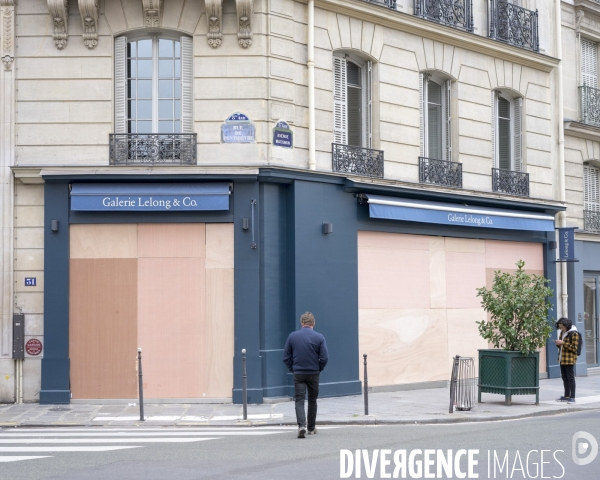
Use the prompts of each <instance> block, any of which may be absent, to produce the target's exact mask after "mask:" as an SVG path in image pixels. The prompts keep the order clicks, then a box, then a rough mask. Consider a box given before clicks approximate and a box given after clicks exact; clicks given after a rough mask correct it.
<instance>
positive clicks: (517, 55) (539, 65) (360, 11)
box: [315, 0, 560, 72]
mask: <svg viewBox="0 0 600 480" xmlns="http://www.w3.org/2000/svg"><path fill="white" fill-rule="evenodd" d="M315 7H318V8H322V9H324V10H329V11H331V12H336V13H341V14H344V15H348V16H351V17H354V18H360V19H363V20H367V21H370V22H372V23H374V24H376V25H381V26H384V27H389V28H392V29H395V30H401V31H403V32H407V33H412V34H414V35H418V36H421V37H425V38H429V39H431V40H435V41H438V42H443V43H446V44H448V45H453V46H455V47H459V48H464V49H465V50H471V51H473V52H478V53H482V54H484V55H490V56H492V57H495V58H499V59H502V60H506V61H509V62H514V63H517V64H519V65H523V66H527V67H531V68H534V69H536V70H541V71H544V72H551V71H552V70H553V69H554V68H555V67H556V66H557V65H558V64H559V63H560V60H559V59H557V58H554V57H550V56H548V55H544V54H541V53H535V52H531V51H529V50H525V49H522V48H518V47H514V46H512V45H507V44H506V43H502V42H498V41H496V40H492V39H490V38H487V37H484V36H481V35H476V34H473V33H467V32H463V31H462V30H459V29H456V28H451V27H447V26H445V25H440V24H438V23H435V22H431V21H429V20H424V19H422V18H418V17H416V16H414V15H409V14H407V13H403V12H398V11H393V10H390V9H387V8H383V7H380V6H378V5H374V4H372V3H368V2H365V1H363V0H315Z"/></svg>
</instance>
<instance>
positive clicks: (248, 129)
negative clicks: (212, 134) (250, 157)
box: [221, 112, 255, 143]
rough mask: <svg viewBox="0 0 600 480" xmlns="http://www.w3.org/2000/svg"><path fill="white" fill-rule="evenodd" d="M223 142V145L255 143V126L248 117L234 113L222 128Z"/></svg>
mask: <svg viewBox="0 0 600 480" xmlns="http://www.w3.org/2000/svg"><path fill="white" fill-rule="evenodd" d="M221 140H222V141H223V143H254V140H255V129H254V124H253V123H252V122H251V121H250V119H249V118H248V116H247V115H245V114H243V113H239V112H238V113H234V114H233V115H230V116H229V117H228V118H227V120H225V123H224V124H223V125H222V126H221Z"/></svg>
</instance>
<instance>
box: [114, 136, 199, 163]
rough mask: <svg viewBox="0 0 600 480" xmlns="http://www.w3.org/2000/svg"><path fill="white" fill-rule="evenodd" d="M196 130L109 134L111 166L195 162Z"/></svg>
mask: <svg viewBox="0 0 600 480" xmlns="http://www.w3.org/2000/svg"><path fill="white" fill-rule="evenodd" d="M196 143H197V141H196V134H195V133H165V134H163V133H111V134H110V135H109V153H110V165H196Z"/></svg>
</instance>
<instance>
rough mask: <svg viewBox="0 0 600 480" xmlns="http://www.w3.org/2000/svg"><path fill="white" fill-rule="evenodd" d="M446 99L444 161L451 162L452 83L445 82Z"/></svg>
mask: <svg viewBox="0 0 600 480" xmlns="http://www.w3.org/2000/svg"><path fill="white" fill-rule="evenodd" d="M445 87H446V88H445V90H446V98H445V99H444V117H445V119H446V122H445V129H446V130H445V143H446V157H445V159H444V160H448V161H452V108H451V107H452V82H451V81H450V80H446V85H445Z"/></svg>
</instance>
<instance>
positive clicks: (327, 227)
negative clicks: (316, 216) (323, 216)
mask: <svg viewBox="0 0 600 480" xmlns="http://www.w3.org/2000/svg"><path fill="white" fill-rule="evenodd" d="M330 233H333V223H325V222H323V235H329V234H330Z"/></svg>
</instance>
